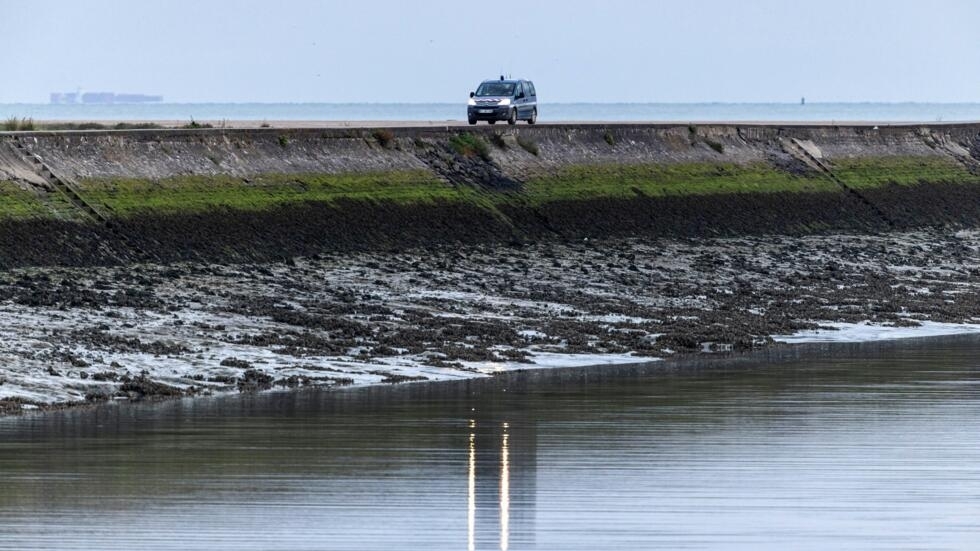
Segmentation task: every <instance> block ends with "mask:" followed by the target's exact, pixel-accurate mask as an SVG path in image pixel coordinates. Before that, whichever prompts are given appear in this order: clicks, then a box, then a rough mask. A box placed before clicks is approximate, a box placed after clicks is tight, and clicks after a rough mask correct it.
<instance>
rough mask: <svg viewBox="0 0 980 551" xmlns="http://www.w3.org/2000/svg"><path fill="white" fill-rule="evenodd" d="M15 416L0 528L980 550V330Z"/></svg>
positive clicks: (192, 541)
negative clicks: (732, 355)
mask: <svg viewBox="0 0 980 551" xmlns="http://www.w3.org/2000/svg"><path fill="white" fill-rule="evenodd" d="M805 350H809V351H810V352H800V354H802V355H801V356H800V357H793V358H786V357H782V358H775V359H774V358H772V357H770V358H763V357H757V358H750V359H742V360H739V361H736V362H732V363H722V364H714V363H708V364H705V365H704V366H701V367H699V368H696V369H685V370H683V371H679V372H668V373H665V372H663V367H662V366H656V365H653V366H647V367H645V368H641V369H636V370H630V369H626V368H604V369H603V370H601V371H591V372H582V371H565V372H557V373H551V374H544V373H538V374H530V375H526V376H508V378H502V379H496V380H492V381H475V382H465V383H458V384H457V383H451V384H443V385H414V386H408V387H402V388H378V389H362V390H356V391H350V392H337V393H300V394H279V395H262V396H252V397H244V398H223V399H213V400H204V401H183V402H176V403H167V404H158V405H153V406H148V407H106V408H102V409H99V410H95V411H87V412H72V413H63V414H53V415H42V416H33V417H26V418H12V419H4V420H0V476H2V481H3V482H2V491H0V549H38V548H62V549H136V548H143V549H187V548H193V549H453V550H458V549H515V550H518V549H556V550H558V549H561V550H570V549H582V550H585V549H589V550H592V549H652V548H663V549H780V550H782V549H889V550H893V549H971V548H975V546H976V542H977V541H980V430H978V428H980V358H978V355H977V351H978V350H980V338H978V337H958V338H955V339H943V340H931V341H920V342H910V343H905V344H886V345H862V346H855V345H840V346H836V347H825V348H823V349H820V350H821V351H822V353H821V354H820V355H814V354H813V353H812V351H813V350H814V349H813V348H809V349H805Z"/></svg>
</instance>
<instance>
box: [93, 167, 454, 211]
mask: <svg viewBox="0 0 980 551" xmlns="http://www.w3.org/2000/svg"><path fill="white" fill-rule="evenodd" d="M81 189H82V193H83V195H84V196H85V197H86V199H88V200H89V201H90V202H92V203H95V204H96V205H97V206H101V205H104V206H105V207H108V209H109V210H110V211H111V212H112V213H114V214H115V215H117V216H127V215H133V214H138V213H141V212H154V213H158V214H159V213H178V212H186V213H192V212H205V211H208V210H212V209H230V210H242V211H255V210H264V209H269V208H273V207H277V206H282V205H288V204H295V203H303V202H322V203H332V202H336V201H339V200H358V201H379V202H380V201H388V202H393V203H398V204H404V203H427V202H432V201H438V200H458V199H461V198H463V197H466V196H470V195H472V194H473V191H472V190H469V189H463V188H459V187H456V186H452V185H450V184H447V183H446V182H443V181H440V180H438V179H436V178H435V177H433V176H432V175H431V174H430V173H428V172H425V171H392V172H377V173H367V174H262V175H258V176H252V177H248V178H241V177H234V176H228V175H194V176H174V177H171V178H165V179H161V180H145V179H121V178H114V179H87V180H84V181H83V182H82V184H81Z"/></svg>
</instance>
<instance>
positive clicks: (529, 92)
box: [527, 80, 537, 96]
mask: <svg viewBox="0 0 980 551" xmlns="http://www.w3.org/2000/svg"><path fill="white" fill-rule="evenodd" d="M527 95H529V96H536V95H537V94H536V93H535V92H534V83H533V82H531V81H530V80H529V81H527Z"/></svg>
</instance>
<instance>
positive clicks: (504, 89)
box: [466, 77, 538, 124]
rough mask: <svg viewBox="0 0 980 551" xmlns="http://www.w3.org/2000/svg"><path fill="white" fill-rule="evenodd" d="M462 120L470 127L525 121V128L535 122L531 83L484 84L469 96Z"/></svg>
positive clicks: (536, 97) (536, 102)
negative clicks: (477, 124) (480, 123)
mask: <svg viewBox="0 0 980 551" xmlns="http://www.w3.org/2000/svg"><path fill="white" fill-rule="evenodd" d="M466 119H467V120H468V121H469V123H470V124H476V121H487V122H488V123H490V124H494V123H496V122H497V121H507V124H517V121H527V122H528V124H534V123H536V122H538V94H537V92H535V90H534V83H533V82H531V81H530V80H523V79H516V80H507V79H504V77H500V80H484V81H483V82H482V83H481V84H480V87H479V88H477V89H476V92H470V101H469V105H468V106H467V107H466Z"/></svg>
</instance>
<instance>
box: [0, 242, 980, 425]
mask: <svg viewBox="0 0 980 551" xmlns="http://www.w3.org/2000/svg"><path fill="white" fill-rule="evenodd" d="M977 273H980V232H975V231H960V232H955V233H954V232H946V231H919V232H904V233H889V234H881V235H823V236H799V237H790V236H765V237H758V236H756V237H748V236H747V237H740V238H707V239H697V240H693V239H598V240H581V241H576V242H563V243H541V244H526V245H519V246H517V245H515V246H505V245H504V246H461V247H442V248H438V247H436V248H426V249H415V250H403V251H398V252H362V253H353V254H350V253H344V254H340V253H336V254H323V255H317V256H311V257H301V258H295V259H290V260H289V261H286V262H262V263H237V264H215V263H194V262H185V263H173V264H169V265H160V264H139V265H125V266H115V267H88V268H23V269H14V270H7V271H5V272H3V273H0V299H2V304H0V322H2V323H0V327H2V329H0V336H2V339H0V361H2V362H3V364H4V365H5V366H6V367H5V369H4V375H3V377H4V381H3V384H2V385H0V396H2V398H0V405H2V407H3V410H4V411H5V412H20V411H25V410H31V409H36V408H57V407H63V406H66V405H79V404H84V403H98V402H102V401H105V400H139V399H147V398H161V397H177V396H187V395H201V394H205V395H206V394H212V393H220V392H236V391H244V392H250V391H260V390H266V389H271V388H294V387H304V386H324V387H337V386H349V385H365V384H387V383H399V382H408V381H423V380H426V381H439V380H451V379H460V378H469V377H486V376H493V375H494V374H497V373H504V372H507V371H512V370H517V369H529V368H547V367H549V366H575V365H582V366H584V365H596V364H599V365H601V364H613V363H636V362H644V361H657V360H659V359H668V358H682V357H685V356H687V355H691V356H694V355H700V354H704V353H728V352H737V351H742V350H751V349H758V348H763V347H770V346H783V345H780V344H778V343H777V342H776V341H775V340H774V337H777V338H778V336H780V335H790V334H794V333H798V332H800V331H807V330H818V329H821V328H823V329H825V330H827V331H828V332H830V333H832V332H834V331H839V330H842V329H843V330H844V331H846V330H847V328H848V327H850V326H855V325H858V324H871V326H873V327H876V328H878V329H879V330H881V331H886V332H887V331H888V330H889V329H893V330H899V329H901V330H902V331H905V332H906V333H907V334H909V332H910V331H911V333H910V334H915V331H916V329H917V328H918V329H921V330H922V331H923V332H922V334H930V333H936V332H937V328H938V330H939V331H938V332H940V333H941V332H943V330H944V329H947V330H948V329H949V328H950V327H952V326H946V325H944V324H952V323H956V324H963V323H970V322H973V321H975V316H976V312H977V311H980V301H978V296H980V295H978V290H980V280H978V279H977V277H976V276H977ZM858 326H860V325H858ZM964 327H966V328H967V330H969V327H970V326H960V329H957V330H955V331H959V330H962V329H963V328H964ZM977 330H980V328H978V329H977ZM955 331H954V332H955ZM599 369H601V367H600V368H599Z"/></svg>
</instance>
